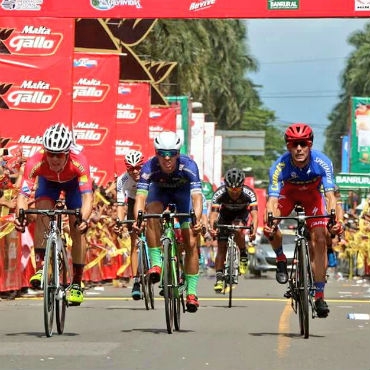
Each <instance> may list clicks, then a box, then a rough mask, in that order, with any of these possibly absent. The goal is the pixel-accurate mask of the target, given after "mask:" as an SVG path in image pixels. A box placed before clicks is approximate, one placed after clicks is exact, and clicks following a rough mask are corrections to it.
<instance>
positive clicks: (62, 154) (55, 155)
mask: <svg viewBox="0 0 370 370" xmlns="http://www.w3.org/2000/svg"><path fill="white" fill-rule="evenodd" d="M45 153H46V155H47V156H48V157H57V158H64V156H66V155H67V153H54V152H48V151H45Z"/></svg>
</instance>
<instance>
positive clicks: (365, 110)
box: [351, 97, 370, 173]
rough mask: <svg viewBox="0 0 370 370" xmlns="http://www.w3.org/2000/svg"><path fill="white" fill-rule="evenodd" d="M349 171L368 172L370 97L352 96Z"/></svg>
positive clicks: (369, 159) (369, 157)
mask: <svg viewBox="0 0 370 370" xmlns="http://www.w3.org/2000/svg"><path fill="white" fill-rule="evenodd" d="M351 172H352V173H369V172H370V97H369V98H368V97H364V98H360V97H353V98H352V124H351Z"/></svg>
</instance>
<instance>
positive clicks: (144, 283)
mask: <svg viewBox="0 0 370 370" xmlns="http://www.w3.org/2000/svg"><path fill="white" fill-rule="evenodd" d="M139 243H140V244H139V255H140V259H139V264H140V283H141V289H142V291H143V296H144V303H145V308H146V309H147V310H149V309H150V306H149V305H150V301H149V299H150V298H149V292H148V281H149V278H148V275H147V272H148V270H149V268H148V259H147V255H146V250H145V246H144V245H143V242H142V241H140V242H139Z"/></svg>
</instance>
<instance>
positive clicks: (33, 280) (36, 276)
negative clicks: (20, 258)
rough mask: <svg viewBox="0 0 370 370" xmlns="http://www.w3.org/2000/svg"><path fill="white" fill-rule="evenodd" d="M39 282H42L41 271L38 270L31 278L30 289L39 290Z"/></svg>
mask: <svg viewBox="0 0 370 370" xmlns="http://www.w3.org/2000/svg"><path fill="white" fill-rule="evenodd" d="M41 280H42V270H38V271H36V273H35V274H34V275H32V276H31V279H30V284H31V285H32V288H35V289H38V288H40V286H41Z"/></svg>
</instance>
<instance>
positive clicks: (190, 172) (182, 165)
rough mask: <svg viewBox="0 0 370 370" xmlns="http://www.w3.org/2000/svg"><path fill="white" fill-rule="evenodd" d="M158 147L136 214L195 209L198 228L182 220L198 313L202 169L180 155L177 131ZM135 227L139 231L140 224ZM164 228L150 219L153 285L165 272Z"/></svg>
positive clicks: (161, 138)
mask: <svg viewBox="0 0 370 370" xmlns="http://www.w3.org/2000/svg"><path fill="white" fill-rule="evenodd" d="M154 147H155V151H156V155H155V156H154V157H153V158H151V159H149V161H147V162H146V163H145V164H144V166H143V168H142V170H141V173H140V180H139V182H138V184H137V191H136V199H135V209H134V215H135V218H137V215H138V211H139V210H144V209H145V210H146V212H148V213H162V212H163V211H164V210H165V209H166V207H167V205H168V204H176V209H177V212H180V213H189V211H190V209H194V211H195V215H196V218H197V222H196V225H194V226H191V227H190V222H189V221H190V220H189V219H188V218H180V219H179V221H180V224H181V234H182V237H183V240H184V248H185V280H186V283H187V284H186V285H187V288H186V289H187V290H186V306H187V309H188V311H189V312H196V311H197V309H198V307H199V303H198V297H197V286H198V279H199V274H198V271H199V255H198V249H197V234H199V232H200V231H201V229H202V225H201V216H202V210H203V202H202V183H201V181H200V179H199V171H198V166H197V164H196V163H195V162H194V161H193V160H192V159H191V158H190V157H188V156H186V155H180V147H181V139H180V138H179V137H178V136H177V134H176V133H175V132H172V131H164V132H161V133H160V134H159V135H158V136H157V137H156V138H155V139H154ZM134 227H135V229H137V225H136V224H134ZM160 229H161V228H160V224H159V220H158V219H150V220H148V223H147V230H146V231H147V232H146V237H147V241H148V246H149V256H150V261H151V266H153V267H152V268H151V269H150V270H149V274H150V279H151V281H152V282H153V283H155V282H158V281H159V280H160V274H161V271H162V260H161V249H160V236H161V235H160V234H161V232H160Z"/></svg>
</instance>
